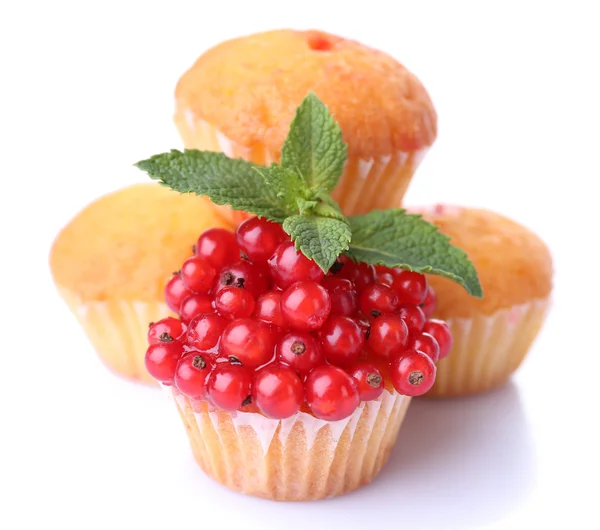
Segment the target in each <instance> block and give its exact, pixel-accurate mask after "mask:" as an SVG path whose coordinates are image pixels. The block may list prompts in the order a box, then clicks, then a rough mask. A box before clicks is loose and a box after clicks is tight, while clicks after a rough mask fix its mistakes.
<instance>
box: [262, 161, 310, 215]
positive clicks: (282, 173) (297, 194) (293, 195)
mask: <svg viewBox="0 0 600 530" xmlns="http://www.w3.org/2000/svg"><path fill="white" fill-rule="evenodd" d="M254 169H255V171H257V172H258V173H259V174H260V175H261V176H262V178H263V180H264V182H265V183H266V185H267V186H268V187H269V188H270V189H271V190H272V191H274V192H275V195H276V196H277V199H278V200H279V201H280V203H281V204H282V205H284V206H285V208H286V209H287V210H288V211H290V212H294V213H298V203H297V200H298V198H303V197H308V196H310V195H311V191H310V190H309V189H308V187H307V186H306V182H304V179H303V178H302V177H301V176H300V175H298V173H296V172H295V171H292V170H291V169H286V168H284V167H281V166H280V165H279V164H271V165H270V166H269V167H263V166H255V167H254Z"/></svg>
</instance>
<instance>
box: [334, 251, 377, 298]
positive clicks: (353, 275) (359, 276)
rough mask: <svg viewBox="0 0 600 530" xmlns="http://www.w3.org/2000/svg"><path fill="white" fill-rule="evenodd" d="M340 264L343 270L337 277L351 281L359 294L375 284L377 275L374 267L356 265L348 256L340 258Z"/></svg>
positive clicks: (364, 264)
mask: <svg viewBox="0 0 600 530" xmlns="http://www.w3.org/2000/svg"><path fill="white" fill-rule="evenodd" d="M338 263H341V264H342V268H341V269H340V271H339V272H338V273H337V275H338V276H339V277H340V278H346V279H347V280H350V281H351V282H352V283H353V284H354V286H355V287H356V290H357V291H358V292H361V291H362V290H363V289H364V288H365V287H366V286H367V285H370V284H371V283H375V279H376V274H375V267H373V265H367V264H366V263H354V262H353V261H352V260H351V259H349V258H347V257H346V256H340V257H339V258H338Z"/></svg>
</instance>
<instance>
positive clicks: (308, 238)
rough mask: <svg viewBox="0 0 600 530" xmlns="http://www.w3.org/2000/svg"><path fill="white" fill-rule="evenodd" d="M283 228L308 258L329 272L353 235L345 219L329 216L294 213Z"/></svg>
mask: <svg viewBox="0 0 600 530" xmlns="http://www.w3.org/2000/svg"><path fill="white" fill-rule="evenodd" d="M283 229H284V230H285V231H286V232H287V233H288V234H289V235H290V236H291V238H292V240H293V241H294V242H295V244H296V245H295V246H296V248H297V249H298V250H300V251H301V252H302V253H303V254H304V255H305V256H306V257H307V258H310V259H312V260H314V261H315V262H316V263H317V265H319V267H321V269H323V272H325V273H326V272H327V271H328V270H329V269H330V268H331V266H332V265H333V264H334V262H335V260H336V258H337V257H338V256H339V255H340V254H341V253H342V252H344V251H345V250H347V249H348V244H349V243H350V239H351V237H352V233H351V232H350V227H349V226H348V223H347V222H345V221H340V220H338V219H331V218H328V217H318V216H306V215H294V216H292V217H288V218H287V219H286V220H285V221H284V222H283Z"/></svg>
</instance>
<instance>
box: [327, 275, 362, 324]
mask: <svg viewBox="0 0 600 530" xmlns="http://www.w3.org/2000/svg"><path fill="white" fill-rule="evenodd" d="M321 285H322V286H323V287H325V289H326V290H327V292H328V293H329V299H330V300H331V314H332V315H340V316H344V317H349V316H352V315H354V313H356V308H357V296H356V289H355V288H354V285H353V284H352V282H351V281H350V280H346V279H345V278H338V277H337V276H325V278H323V280H321Z"/></svg>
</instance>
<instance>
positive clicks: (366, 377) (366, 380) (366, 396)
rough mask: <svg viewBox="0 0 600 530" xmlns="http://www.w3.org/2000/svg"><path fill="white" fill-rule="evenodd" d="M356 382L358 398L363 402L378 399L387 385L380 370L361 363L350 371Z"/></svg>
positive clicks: (372, 365) (371, 365)
mask: <svg viewBox="0 0 600 530" xmlns="http://www.w3.org/2000/svg"><path fill="white" fill-rule="evenodd" d="M349 373H350V375H351V376H352V377H353V378H354V381H356V387H357V388H358V397H359V398H360V400H361V401H371V400H373V399H377V398H378V397H379V396H381V394H382V393H383V390H384V389H385V384H384V381H383V376H382V375H381V372H380V371H379V369H378V368H377V367H376V366H375V365H374V364H371V363H360V364H356V365H354V366H353V367H352V368H351V369H350V370H349Z"/></svg>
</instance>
